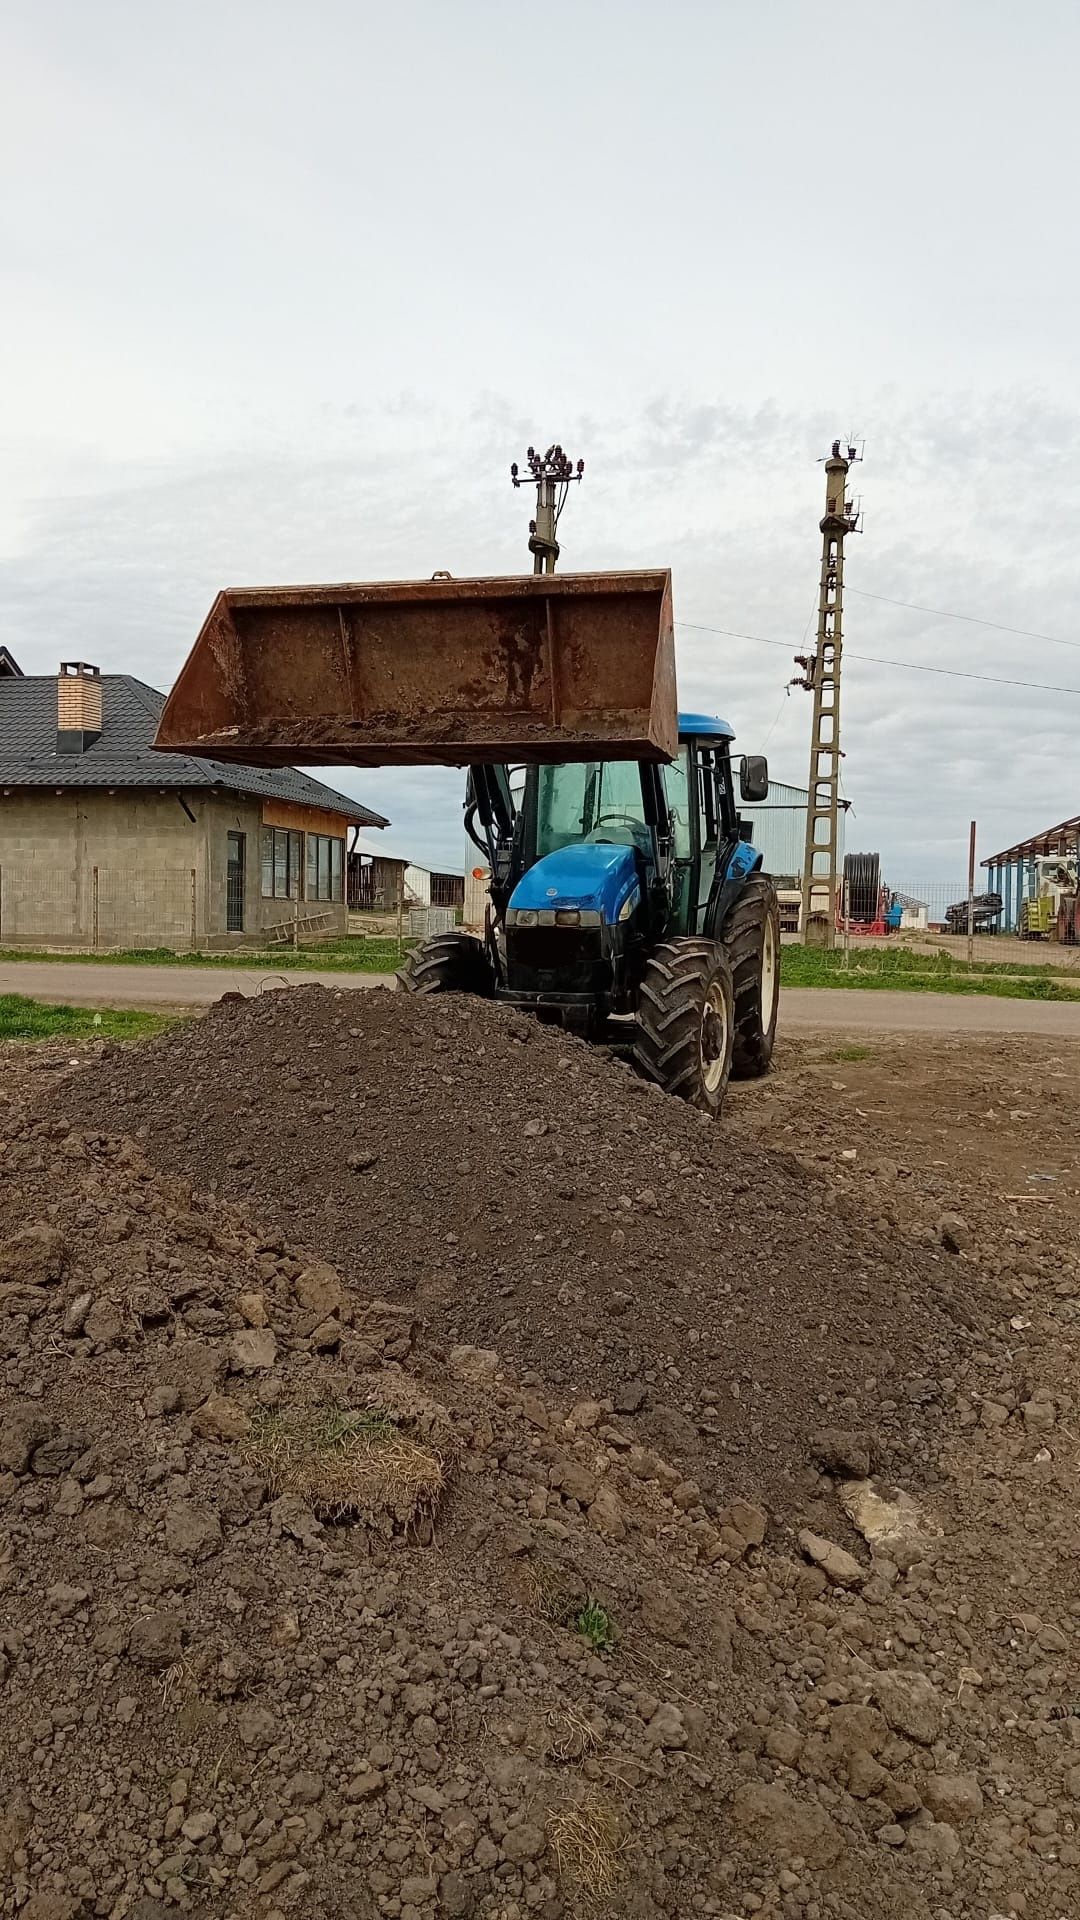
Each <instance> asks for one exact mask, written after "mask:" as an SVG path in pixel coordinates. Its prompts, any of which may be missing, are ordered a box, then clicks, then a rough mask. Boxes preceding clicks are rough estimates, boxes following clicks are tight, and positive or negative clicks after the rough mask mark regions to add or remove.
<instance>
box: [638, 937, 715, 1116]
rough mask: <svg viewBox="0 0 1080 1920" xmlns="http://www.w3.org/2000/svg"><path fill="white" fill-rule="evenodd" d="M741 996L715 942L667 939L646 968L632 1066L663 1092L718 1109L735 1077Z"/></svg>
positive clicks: (708, 1109) (707, 1109)
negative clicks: (737, 1011)
mask: <svg viewBox="0 0 1080 1920" xmlns="http://www.w3.org/2000/svg"><path fill="white" fill-rule="evenodd" d="M734 1038H735V996H734V988H733V986H732V979H731V964H730V962H729V960H728V956H727V954H726V952H725V950H724V948H723V947H722V946H720V945H719V944H718V943H717V942H716V941H715V940H665V941H664V942H663V943H662V945H661V946H659V947H657V949H656V952H655V953H654V954H653V956H652V958H651V960H650V961H649V963H648V965H647V966H646V968H645V974H644V978H643V979H642V982H641V996H640V999H639V1002H638V1013H637V1033H636V1038H635V1041H634V1064H635V1066H636V1067H637V1070H638V1072H639V1073H641V1074H643V1075H644V1077H645V1078H646V1079H647V1080H653V1081H655V1082H656V1084H657V1086H660V1087H663V1089H664V1091H665V1093H670V1094H674V1095H675V1096H676V1098H678V1099H680V1100H686V1101H688V1103H689V1104H690V1106H692V1107H699V1108H700V1109H701V1111H702V1112H703V1113H711V1114H714V1115H715V1114H718V1113H719V1111H720V1109H721V1107H722V1106H723V1103H724V1094H725V1093H726V1091H727V1083H728V1079H729V1077H730V1074H731V1052H732V1046H733V1044H734Z"/></svg>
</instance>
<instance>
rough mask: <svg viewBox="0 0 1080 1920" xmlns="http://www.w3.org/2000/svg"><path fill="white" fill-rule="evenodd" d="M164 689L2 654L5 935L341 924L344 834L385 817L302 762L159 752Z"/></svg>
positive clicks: (83, 937)
mask: <svg viewBox="0 0 1080 1920" xmlns="http://www.w3.org/2000/svg"><path fill="white" fill-rule="evenodd" d="M163 705H164V696H163V695H162V694H160V693H158V692H157V691H156V690H155V689H154V688H153V687H148V686H147V685H146V684H145V683H144V682H143V681H141V680H137V679H135V678H134V676H133V675H131V674H127V673H106V674H102V673H100V672H99V671H98V669H97V667H95V666H89V665H87V664H86V663H85V662H84V661H65V662H64V663H63V664H62V665H61V667H60V671H59V673H58V674H55V675H52V674H49V675H43V674H26V675H24V674H22V673H20V672H19V669H18V667H17V665H16V663H15V662H14V660H13V659H12V657H11V655H10V654H9V653H7V652H6V650H2V651H0V797H2V799H3V806H2V808H0V942H2V943H3V944H4V945H5V946H16V945H23V946H44V947H73V948H96V947H100V948H109V947H126V946H169V947H182V948H203V947H222V948H223V947H228V946H234V945H239V944H241V943H243V942H251V941H252V940H253V939H265V938H267V937H272V936H273V934H274V933H275V932H277V931H280V930H283V929H284V928H285V926H286V925H290V926H291V925H293V924H294V923H295V922H296V921H297V920H299V922H300V924H301V926H302V927H303V926H305V925H306V926H307V928H308V929H309V930H311V931H318V932H326V933H332V932H336V931H342V932H343V931H344V928H345V915H346V906H345V866H346V842H347V840H348V839H349V837H350V836H354V835H355V833H356V832H357V831H358V829H359V828H360V827H367V828H373V827H384V826H385V825H386V824H387V823H386V821H385V820H384V819H383V818H382V816H381V815H380V814H377V813H373V812H372V811H371V809H370V808H369V807H364V806H361V805H360V804H359V803H358V802H357V801H355V800H351V799H349V798H347V796H346V795H345V794H343V793H337V792H336V791H335V790H334V788H332V787H327V786H324V785H323V784H322V782H321V781H319V780H312V779H311V778H310V777H309V776H308V775H307V774H304V773H299V772H297V771H296V769H294V768H292V767H282V768H275V769H268V768H264V767H243V766H224V765H222V764H220V763H219V762H217V761H214V760H205V759H202V758H195V757H193V756H188V755H183V754H171V753H168V754H166V753H156V752H155V751H154V747H153V741H154V735H155V733H156V731H157V723H158V717H159V715H160V713H161V709H162V707H163Z"/></svg>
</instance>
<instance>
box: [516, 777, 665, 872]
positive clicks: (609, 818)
mask: <svg viewBox="0 0 1080 1920" xmlns="http://www.w3.org/2000/svg"><path fill="white" fill-rule="evenodd" d="M536 773H537V786H536V793H537V806H536V855H537V858H538V859H543V857H544V855H545V854H547V853H557V852H558V851H559V849H560V848H561V847H569V846H576V845H578V844H579V843H580V842H581V841H583V840H584V841H594V842H595V841H603V840H612V841H615V842H616V843H618V844H620V845H623V846H629V847H633V846H639V847H642V848H643V849H645V848H646V847H647V846H648V839H649V835H648V829H647V827H646V825H645V807H644V802H643V800H642V794H641V769H640V767H639V766H638V763H637V761H636V760H575V761H568V762H567V763H566V764H565V765H561V766H550V765H548V766H542V767H538V768H537V770H536Z"/></svg>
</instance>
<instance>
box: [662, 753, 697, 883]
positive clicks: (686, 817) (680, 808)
mask: <svg viewBox="0 0 1080 1920" xmlns="http://www.w3.org/2000/svg"><path fill="white" fill-rule="evenodd" d="M689 752H690V749H689V747H686V746H682V747H680V748H679V757H678V759H677V760H673V761H672V763H671V765H670V766H669V767H665V768H664V795H665V798H666V800H667V803H668V806H669V807H670V809H671V811H672V813H673V814H674V816H675V858H676V860H689V859H690V857H691V854H692V853H693V845H692V841H691V834H690V781H689V776H688V755H689Z"/></svg>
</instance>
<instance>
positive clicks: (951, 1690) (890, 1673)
mask: <svg viewBox="0 0 1080 1920" xmlns="http://www.w3.org/2000/svg"><path fill="white" fill-rule="evenodd" d="M361 1003H362V1004H361ZM102 1054H103V1055H104V1057H103V1058H100V1057H99V1056H100V1055H102ZM88 1057H90V1056H89V1054H88V1050H85V1049H70V1048H63V1047H56V1048H49V1049H47V1050H46V1049H39V1048H35V1049H33V1050H32V1051H31V1050H30V1049H15V1048H10V1049H8V1051H7V1053H6V1054H5V1055H3V1056H0V1090H2V1094H3V1096H6V1097H3V1098H0V1364H2V1366H3V1369H4V1371H3V1374H2V1375H0V1700H2V1703H3V1712H4V1718H3V1722H2V1728H3V1731H2V1733H0V1742H2V1751H0V1760H2V1765H0V1781H2V1782H3V1785H2V1787H0V1863H2V1865H3V1868H4V1870H5V1877H4V1878H3V1880H0V1913H3V1914H5V1915H6V1914H8V1913H11V1914H15V1913H18V1914H19V1915H20V1920H89V1917H90V1916H91V1915H94V1916H98V1915H100V1916H102V1920H128V1916H130V1920H173V1916H176V1915H180V1914H184V1913H187V1914H190V1915H193V1916H195V1920H249V1916H254V1917H255V1920H281V1917H282V1916H283V1917H284V1920H316V1917H318V1920H339V1917H340V1920H345V1916H346V1915H348V1916H349V1920H353V1916H356V1915H359V1916H365V1917H366V1916H368V1915H371V1916H373V1917H374V1916H375V1915H379V1916H381V1915H383V1914H385V1915H387V1916H388V1917H389V1920H441V1916H442V1915H443V1914H450V1915H459V1916H470V1915H474V1916H476V1920H526V1916H528V1915H530V1914H538V1915H540V1916H541V1920H570V1916H571V1915H573V1916H577V1915H586V1916H597V1920H599V1916H603V1915H611V1916H615V1915H618V1916H626V1920H656V1917H658V1916H660V1915H665V1916H671V1920H675V1916H678V1917H679V1920H681V1917H682V1916H683V1915H684V1914H696V1913H702V1914H705V1915H711V1916H715V1917H716V1920H743V1917H744V1916H748V1915H760V1916H762V1920H834V1917H835V1920H867V1917H868V1916H869V1915H871V1914H873V1915H875V1916H878V1917H879V1920H999V1917H1003V1920H1010V1917H1012V1916H1021V1917H1023V1920H1074V1916H1076V1915H1078V1914H1080V1893H1078V1883H1080V1874H1078V1869H1080V1840H1078V1836H1077V1826H1078V1820H1080V1662H1078V1635H1080V1526H1078V1520H1077V1513H1078V1503H1077V1494H1078V1490H1080V1489H1078V1482H1080V1424H1078V1422H1080V1408H1078V1404H1077V1403H1078V1397H1080V1389H1078V1385H1077V1382H1078V1377H1080V1376H1078V1365H1077V1363H1078V1358H1080V1353H1078V1347H1080V1339H1078V1333H1080V1328H1078V1302H1080V1261H1078V1257H1077V1252H1078V1250H1077V1242H1076V1232H1075V1218H1076V1205H1077V1196H1078V1191H1080V1043H1076V1042H1073V1041H1056V1042H1047V1041H1044V1040H1039V1039H1019V1038H1016V1037H1009V1036H1004V1037H993V1038H986V1039H982V1038H978V1037H973V1036H962V1037H961V1036H957V1035H949V1034H943V1035H941V1036H933V1037H927V1036H920V1035H911V1036H882V1035H875V1036H872V1037H869V1038H865V1039H864V1038H861V1037H860V1038H858V1039H850V1038H846V1037H841V1036H837V1035H835V1034H824V1035H816V1036H815V1035H806V1036H800V1037H799V1038H797V1039H791V1040H788V1041H786V1042H785V1043H784V1044H783V1046H782V1048H781V1050H780V1054H779V1057H778V1060H777V1063H776V1069H775V1071H774V1072H773V1073H772V1074H771V1075H770V1076H769V1077H768V1078H767V1079H765V1080H763V1081H761V1082H757V1083H749V1084H743V1085H741V1086H737V1087H735V1088H733V1090H732V1093H731V1097H730V1100H729V1105H728V1110H727V1112H726V1115H725V1117H724V1119H723V1121H722V1122H721V1123H720V1125H719V1126H716V1127H712V1126H709V1125H707V1124H705V1123H703V1122H701V1121H700V1120H698V1119H696V1118H695V1117H694V1116H692V1115H690V1114H689V1113H688V1112H687V1111H686V1109H684V1108H681V1107H678V1106H676V1105H674V1104H673V1103H669V1102H667V1101H666V1100H664V1099H663V1098H662V1097H661V1096H658V1095H655V1094H652V1093H650V1092H648V1091H647V1090H645V1089H643V1088H641V1087H639V1086H637V1085H636V1083H634V1082H632V1081H630V1080H629V1079H628V1077H627V1076H626V1074H625V1071H624V1070H623V1069H622V1068H620V1067H618V1066H615V1065H612V1064H611V1063H609V1062H607V1061H606V1060H604V1059H602V1058H600V1057H598V1056H596V1055H594V1054H590V1053H589V1052H588V1051H587V1050H585V1049H583V1048H579V1047H578V1046H577V1045H576V1044H574V1043H568V1042H565V1041H563V1040H562V1039H561V1037H560V1036H557V1035H554V1034H552V1033H550V1032H543V1031H541V1030H538V1029H535V1028H532V1027H531V1026H529V1025H528V1023H521V1022H520V1021H519V1020H518V1019H517V1017H516V1016H507V1015H505V1014H504V1013H503V1012H502V1011H500V1010H495V1009H483V1008H481V1009H479V1010H477V1008H476V1007H475V1006H469V1005H468V1004H464V1003H450V1002H444V1003H442V1004H441V1006H437V1007H432V1006H430V1005H429V1006H427V1007H423V1008H419V1009H418V1008H417V1006H416V1003H408V1002H406V1003H404V1004H402V1003H401V1002H398V1001H397V1000H396V998H392V997H390V996H367V995H364V996H355V997H353V996H349V995H347V994H342V993H323V992H321V991H320V990H319V989H318V988H309V989H307V990H305V991H302V992H298V993H296V994H290V995H289V996H281V997H280V998H279V999H278V1000H277V1004H276V1005H274V1004H272V1003H270V1002H268V1001H263V1002H261V1003H253V1004H250V1005H247V1006H244V1007H240V1008H236V1007H225V1008H221V1009H219V1010H217V1011H215V1012H212V1013H211V1015H210V1016H209V1017H208V1019H207V1020H205V1021H202V1022H198V1023H192V1025H191V1026H190V1027H187V1028H184V1029H181V1030H179V1031H177V1032H175V1033H173V1034H169V1035H166V1036H164V1037H163V1038H162V1039H160V1040H158V1041H155V1042H152V1043H149V1044H148V1045H145V1046H143V1047H141V1048H140V1049H139V1050H138V1051H135V1052H128V1051H126V1050H125V1051H119V1050H116V1049H110V1048H105V1049H101V1048H98V1049H96V1050H95V1051H94V1053H93V1057H92V1058H91V1064H90V1066H89V1068H87V1067H86V1061H87V1059H88ZM73 1061H77V1062H78V1066H77V1067H74V1066H72V1064H71V1063H72V1062H73ZM124 1134H127V1135H129V1136H134V1143H133V1144H130V1145H128V1146H123V1145H118V1144H117V1136H122V1135H124ZM200 1189H202V1190H207V1189H209V1190H210V1197H208V1198H205V1199H201V1198H199V1190H200ZM27 1229H29V1232H30V1238H29V1240H28V1239H27V1237H26V1235H27ZM342 1408H348V1409H352V1410H353V1412H352V1413H351V1414H350V1415H349V1419H350V1420H351V1421H356V1420H357V1419H359V1418H360V1415H359V1414H357V1412H356V1409H358V1408H359V1409H362V1410H363V1409H366V1410H367V1411H366V1412H364V1414H363V1418H364V1420H365V1421H368V1422H370V1420H371V1419H372V1409H374V1410H375V1416H374V1417H375V1419H376V1427H375V1429H373V1431H375V1432H376V1433H377V1436H378V1437H379V1439H380V1444H381V1442H382V1440H384V1439H385V1438H386V1437H387V1436H389V1435H392V1436H393V1440H394V1445H395V1447H397V1448H401V1447H403V1448H405V1450H406V1453H408V1449H409V1448H412V1449H415V1448H417V1447H419V1448H420V1449H421V1451H422V1452H423V1454H424V1458H423V1459H422V1460H420V1461H419V1467H418V1466H417V1460H418V1456H417V1455H416V1453H415V1451H414V1452H412V1453H408V1458H409V1460H410V1461H411V1463H412V1464H411V1468H410V1471H411V1472H412V1473H413V1479H412V1480H410V1481H409V1483H408V1486H407V1487H403V1486H402V1485H401V1484H398V1485H397V1486H396V1488H395V1489H394V1490H392V1494H391V1495H389V1496H388V1494H387V1490H386V1487H385V1484H383V1483H382V1482H380V1485H379V1487H378V1488H376V1489H374V1490H373V1489H372V1487H371V1485H369V1484H367V1483H365V1487H364V1490H363V1495H362V1497H361V1495H360V1494H359V1493H357V1492H356V1491H355V1489H354V1490H353V1491H352V1492H351V1493H349V1494H348V1500H351V1501H352V1503H353V1504H352V1505H351V1506H348V1508H347V1511H345V1512H338V1514H337V1518H336V1519H334V1518H332V1517H331V1515H330V1513H329V1512H327V1510H326V1507H325V1497H324V1504H323V1506H322V1507H321V1508H320V1505H319V1498H318V1490H317V1482H316V1490H315V1492H314V1493H313V1491H312V1485H313V1482H312V1476H311V1470H310V1466H311V1463H310V1459H309V1458H308V1457H307V1456H304V1458H303V1459H301V1461H300V1465H301V1466H302V1467H303V1468H304V1470H305V1473H306V1476H307V1477H306V1478H302V1479H297V1478H296V1477H295V1472H294V1477H293V1479H292V1480H291V1481H290V1480H288V1479H287V1478H286V1479H282V1473H283V1472H284V1471H285V1468H289V1467H290V1465H292V1466H293V1467H294V1468H295V1462H294V1461H293V1457H292V1455H291V1454H290V1453H289V1452H288V1447H290V1446H291V1447H293V1448H294V1449H295V1447H296V1445H297V1444H298V1443H297V1441H296V1434H297V1432H298V1431H299V1426H298V1423H299V1424H300V1425H303V1423H304V1422H305V1421H310V1418H311V1417H312V1409H315V1410H317V1411H318V1414H319V1418H320V1420H323V1421H324V1420H325V1417H326V1415H327V1411H328V1409H330V1410H336V1411H335V1413H334V1417H335V1418H336V1419H337V1420H338V1421H339V1425H340V1420H341V1409H342ZM268 1419H269V1425H268V1424H267V1422H268ZM320 1431H322V1429H320ZM336 1431H337V1430H336ZM367 1432H368V1427H367V1426H364V1427H363V1433H364V1434H366V1433H367ZM349 1434H350V1436H352V1434H353V1429H352V1428H351V1427H350V1429H349ZM268 1438H270V1439H272V1440H273V1459H272V1460H269V1461H268V1458H267V1441H268ZM286 1442H287V1443H288V1445H286ZM349 1444H350V1446H351V1445H352V1438H351V1437H350V1440H349ZM357 1444H359V1442H357ZM80 1449H81V1451H80ZM283 1449H284V1451H283ZM325 1455H326V1443H325V1438H324V1441H323V1443H322V1452H321V1454H320V1459H321V1460H322V1470H325V1465H326V1457H325ZM349 1457H350V1459H352V1455H351V1454H350V1456H349ZM395 1457H396V1456H395ZM433 1460H434V1466H433V1465H432V1461H433ZM283 1461H284V1468H283V1466H282V1462H283ZM353 1464H354V1465H355V1462H354V1463H353ZM382 1464H383V1465H384V1464H385V1463H384V1462H383V1463H382ZM333 1465H334V1468H335V1471H339V1469H340V1468H341V1461H340V1460H339V1459H338V1457H337V1454H336V1453H335V1455H334V1460H333ZM436 1469H437V1475H438V1476H439V1485H438V1486H437V1487H436V1485H435V1482H434V1479H431V1480H430V1485H429V1491H428V1492H427V1493H423V1492H422V1491H421V1492H420V1493H417V1487H418V1486H420V1480H417V1478H416V1474H417V1472H418V1471H419V1472H420V1477H421V1480H422V1477H423V1471H427V1472H428V1474H429V1476H430V1475H433V1474H435V1472H436ZM384 1481H385V1473H384ZM410 1489H411V1491H410ZM334 1499H335V1500H338V1501H340V1500H341V1499H342V1492H341V1488H340V1486H339V1487H338V1488H337V1491H336V1492H335V1494H334ZM409 1499H413V1500H414V1501H416V1502H417V1503H418V1504H417V1505H416V1510H415V1511H414V1512H413V1513H412V1518H411V1520H410V1509H409V1505H408V1502H409ZM313 1502H314V1505H313ZM425 1503H426V1504H425ZM346 1505H347V1502H346ZM343 1521H344V1524H343ZM31 1887H33V1889H34V1892H33V1893H32V1894H31V1892H30V1889H31ZM35 1903H36V1904H35Z"/></svg>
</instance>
